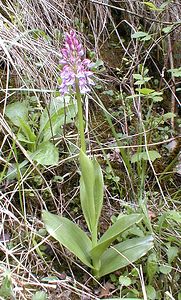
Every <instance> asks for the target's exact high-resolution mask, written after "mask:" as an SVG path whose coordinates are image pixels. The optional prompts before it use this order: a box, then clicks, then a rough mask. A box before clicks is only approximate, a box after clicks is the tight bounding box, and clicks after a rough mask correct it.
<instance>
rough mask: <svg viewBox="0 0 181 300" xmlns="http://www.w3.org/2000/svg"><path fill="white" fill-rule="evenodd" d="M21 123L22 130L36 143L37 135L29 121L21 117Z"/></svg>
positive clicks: (29, 139) (30, 140) (31, 141)
mask: <svg viewBox="0 0 181 300" xmlns="http://www.w3.org/2000/svg"><path fill="white" fill-rule="evenodd" d="M19 124H20V126H21V130H22V131H23V133H24V135H25V136H26V138H27V139H28V141H29V142H30V143H34V142H35V141H36V135H35V134H34V132H33V131H32V129H31V127H30V126H29V125H28V123H27V121H25V120H23V119H19Z"/></svg>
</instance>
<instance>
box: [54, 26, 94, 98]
mask: <svg viewBox="0 0 181 300" xmlns="http://www.w3.org/2000/svg"><path fill="white" fill-rule="evenodd" d="M61 54H62V60H61V61H60V63H61V64H62V65H63V69H62V70H61V74H60V76H61V79H62V83H61V85H60V92H61V94H62V95H65V94H66V93H68V92H69V88H70V87H71V88H72V90H73V91H74V92H75V89H76V80H77V82H78V84H79V89H80V92H81V94H84V93H87V92H89V91H90V87H89V85H94V82H93V80H92V79H91V78H90V77H91V76H92V74H93V73H92V72H91V71H90V70H89V69H90V67H91V66H92V63H91V61H90V60H89V59H86V58H84V55H85V53H84V50H83V47H82V44H81V43H80V42H79V41H78V39H77V37H76V33H75V31H73V30H71V31H70V33H67V34H66V37H65V44H64V48H62V50H61Z"/></svg>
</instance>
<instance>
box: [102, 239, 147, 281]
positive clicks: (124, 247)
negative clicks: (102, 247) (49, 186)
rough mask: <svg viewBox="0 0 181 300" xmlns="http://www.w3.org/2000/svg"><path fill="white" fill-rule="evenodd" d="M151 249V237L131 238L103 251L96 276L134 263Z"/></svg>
mask: <svg viewBox="0 0 181 300" xmlns="http://www.w3.org/2000/svg"><path fill="white" fill-rule="evenodd" d="M152 247H153V237H152V236H146V237H144V238H132V239H129V240H127V241H125V242H121V243H119V244H117V245H115V246H114V248H113V247H112V248H109V249H108V250H107V251H105V252H104V253H103V255H102V257H101V268H100V271H99V274H98V276H99V277H102V276H104V275H106V274H109V273H112V272H114V271H116V270H118V269H120V268H123V267H125V266H127V265H129V264H130V263H133V262H135V261H136V260H138V259H139V258H141V257H142V256H143V255H145V254H146V253H147V252H148V251H149V250H150V249H151V248H152Z"/></svg>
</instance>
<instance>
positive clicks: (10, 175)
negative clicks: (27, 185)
mask: <svg viewBox="0 0 181 300" xmlns="http://www.w3.org/2000/svg"><path fill="white" fill-rule="evenodd" d="M28 162H29V161H28V160H24V161H22V163H18V162H17V163H13V164H11V165H10V166H9V168H8V171H7V174H6V176H5V178H7V179H8V180H10V181H11V180H14V179H15V178H18V173H20V174H21V175H23V174H24V173H25V171H26V170H27V167H26V166H27V165H28Z"/></svg>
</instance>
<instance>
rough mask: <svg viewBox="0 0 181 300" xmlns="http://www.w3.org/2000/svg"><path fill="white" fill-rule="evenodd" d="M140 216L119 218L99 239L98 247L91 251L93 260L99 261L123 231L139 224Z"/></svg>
mask: <svg viewBox="0 0 181 300" xmlns="http://www.w3.org/2000/svg"><path fill="white" fill-rule="evenodd" d="M141 219H142V216H141V215H140V214H132V215H123V216H121V217H120V218H119V219H118V220H117V221H116V222H115V223H114V224H113V225H112V226H111V227H109V229H108V230H107V231H106V232H105V233H104V234H103V236H102V237H101V238H100V240H99V242H98V245H97V246H96V247H94V248H93V249H92V250H91V256H92V258H93V259H99V258H100V256H101V255H102V254H103V253H104V251H105V250H106V249H107V248H108V247H109V246H110V245H111V243H112V242H113V241H115V240H116V238H117V237H118V236H119V235H120V234H121V233H122V232H124V231H125V230H127V229H128V228H130V227H131V226H133V225H134V224H136V223H138V222H140V221H141Z"/></svg>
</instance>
